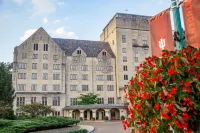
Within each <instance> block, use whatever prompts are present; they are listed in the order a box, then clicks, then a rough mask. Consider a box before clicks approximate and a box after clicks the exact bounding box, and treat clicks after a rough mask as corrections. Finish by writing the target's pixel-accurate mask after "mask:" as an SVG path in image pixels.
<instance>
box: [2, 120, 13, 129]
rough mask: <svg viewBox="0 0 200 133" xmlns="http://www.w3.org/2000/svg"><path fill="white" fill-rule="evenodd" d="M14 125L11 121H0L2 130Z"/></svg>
mask: <svg viewBox="0 0 200 133" xmlns="http://www.w3.org/2000/svg"><path fill="white" fill-rule="evenodd" d="M11 124H12V123H11V121H10V120H4V119H0V128H2V127H6V126H10V125H11Z"/></svg>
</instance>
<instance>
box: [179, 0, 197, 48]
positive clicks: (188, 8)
mask: <svg viewBox="0 0 200 133" xmlns="http://www.w3.org/2000/svg"><path fill="white" fill-rule="evenodd" d="M182 10H183V18H184V24H185V36H186V44H187V45H191V46H193V47H195V48H200V0H185V1H184V2H183V5H182Z"/></svg>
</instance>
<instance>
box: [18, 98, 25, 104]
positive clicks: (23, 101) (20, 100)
mask: <svg viewBox="0 0 200 133" xmlns="http://www.w3.org/2000/svg"><path fill="white" fill-rule="evenodd" d="M24 104H25V97H17V106H22V105H24Z"/></svg>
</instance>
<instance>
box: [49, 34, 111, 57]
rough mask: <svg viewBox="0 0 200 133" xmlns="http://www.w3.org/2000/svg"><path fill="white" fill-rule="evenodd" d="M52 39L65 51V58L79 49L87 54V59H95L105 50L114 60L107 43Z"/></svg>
mask: <svg viewBox="0 0 200 133" xmlns="http://www.w3.org/2000/svg"><path fill="white" fill-rule="evenodd" d="M52 39H53V40H54V41H55V43H57V44H58V45H59V46H60V48H61V49H63V50H64V51H65V53H66V55H67V56H71V55H72V53H73V52H74V51H75V50H76V49H77V48H79V47H80V48H81V49H82V50H83V51H84V52H85V53H86V54H87V57H97V55H98V54H99V53H100V52H101V51H102V50H103V49H105V50H106V51H107V52H108V53H109V54H110V55H111V57H112V58H115V55H114V53H113V51H112V50H111V48H110V45H109V44H108V43H107V42H102V41H88V40H75V39H61V38H52Z"/></svg>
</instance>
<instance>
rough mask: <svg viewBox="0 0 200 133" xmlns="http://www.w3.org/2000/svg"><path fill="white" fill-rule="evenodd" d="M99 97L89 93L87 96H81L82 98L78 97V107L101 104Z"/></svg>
mask: <svg viewBox="0 0 200 133" xmlns="http://www.w3.org/2000/svg"><path fill="white" fill-rule="evenodd" d="M98 96H99V94H94V93H88V94H86V95H84V94H81V96H80V97H78V105H88V104H97V103H99V99H98Z"/></svg>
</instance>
